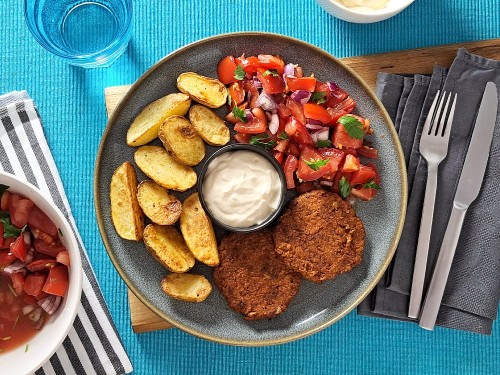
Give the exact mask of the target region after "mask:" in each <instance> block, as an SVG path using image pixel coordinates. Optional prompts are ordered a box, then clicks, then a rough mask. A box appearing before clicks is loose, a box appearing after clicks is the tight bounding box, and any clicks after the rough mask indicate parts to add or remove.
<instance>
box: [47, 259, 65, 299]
mask: <svg viewBox="0 0 500 375" xmlns="http://www.w3.org/2000/svg"><path fill="white" fill-rule="evenodd" d="M67 289H68V267H66V266H64V265H60V266H55V267H52V268H51V269H50V270H49V275H48V277H47V280H46V281H45V284H44V286H43V289H42V290H43V291H44V292H45V293H49V294H54V295H57V296H61V297H63V296H64V294H65V293H66V290H67Z"/></svg>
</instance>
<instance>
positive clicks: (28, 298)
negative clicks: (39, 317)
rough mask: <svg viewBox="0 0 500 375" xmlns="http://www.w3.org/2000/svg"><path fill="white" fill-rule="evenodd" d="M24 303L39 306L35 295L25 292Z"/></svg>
mask: <svg viewBox="0 0 500 375" xmlns="http://www.w3.org/2000/svg"><path fill="white" fill-rule="evenodd" d="M23 300H24V303H26V304H27V305H33V306H38V303H37V302H38V300H37V299H36V298H35V297H34V296H30V295H29V294H25V295H24V297H23Z"/></svg>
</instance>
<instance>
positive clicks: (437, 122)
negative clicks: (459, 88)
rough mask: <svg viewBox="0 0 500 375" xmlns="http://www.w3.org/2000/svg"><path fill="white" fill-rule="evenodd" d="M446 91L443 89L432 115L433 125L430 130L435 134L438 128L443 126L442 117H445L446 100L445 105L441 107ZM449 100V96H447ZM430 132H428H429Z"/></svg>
mask: <svg viewBox="0 0 500 375" xmlns="http://www.w3.org/2000/svg"><path fill="white" fill-rule="evenodd" d="M447 95H448V93H447V92H446V91H443V93H442V95H441V98H440V99H439V105H438V107H437V109H436V114H435V115H434V119H433V124H432V125H433V126H435V127H434V128H433V129H431V132H432V133H434V135H437V134H438V132H439V129H440V128H442V126H443V121H444V118H445V117H446V110H447V106H448V101H447V102H446V106H445V107H444V108H443V103H444V101H445V100H446V96H447ZM448 100H449V96H448ZM429 134H430V132H429Z"/></svg>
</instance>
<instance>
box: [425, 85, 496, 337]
mask: <svg viewBox="0 0 500 375" xmlns="http://www.w3.org/2000/svg"><path fill="white" fill-rule="evenodd" d="M497 108H498V93H497V87H496V85H495V83H494V82H488V83H487V84H486V88H485V89H484V93H483V99H482V100H481V105H480V106H479V112H478V114H477V118H476V123H475V125H474V131H473V133H472V139H471V142H470V145H469V149H468V150H467V156H466V157H465V163H464V166H463V168H462V172H461V174H460V180H459V181H458V186H457V191H456V193H455V198H454V200H453V209H452V211H451V215H450V219H449V221H448V225H447V227H446V232H445V234H444V238H443V242H442V244H441V249H440V250H439V255H438V259H437V261H436V266H435V267H434V271H433V274H432V279H431V283H430V284H429V289H428V291H427V295H426V297H425V302H424V306H423V308H422V314H421V315H420V321H419V325H420V327H422V328H425V329H429V330H432V329H434V326H435V324H436V318H437V315H438V312H439V308H440V306H441V301H442V299H443V294H444V289H445V287H446V282H447V280H448V276H449V274H450V269H451V264H452V262H453V257H454V256H455V250H456V248H457V243H458V239H459V237H460V232H461V231H462V225H463V222H464V218H465V213H466V212H467V209H468V208H469V206H470V204H471V203H472V202H473V201H474V200H475V199H476V198H477V196H478V195H479V190H480V189H481V185H482V181H483V177H484V172H485V170H486V164H487V163H488V157H489V154H490V148H491V141H492V139H493V130H494V129H495V121H496V117H497Z"/></svg>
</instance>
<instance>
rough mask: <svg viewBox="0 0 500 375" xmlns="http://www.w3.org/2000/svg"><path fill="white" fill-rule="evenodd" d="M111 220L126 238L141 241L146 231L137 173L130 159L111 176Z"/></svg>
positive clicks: (121, 235) (120, 234)
mask: <svg viewBox="0 0 500 375" xmlns="http://www.w3.org/2000/svg"><path fill="white" fill-rule="evenodd" d="M109 197H110V200H111V220H112V221H113V225H114V227H115V229H116V232H117V233H118V235H119V236H120V237H122V238H124V239H126V240H133V241H140V240H141V239H142V232H143V231H144V214H143V212H142V210H141V207H140V206H139V202H138V201H137V175H136V173H135V169H134V167H133V165H132V164H130V163H129V162H128V161H126V162H125V163H123V164H122V165H120V166H119V167H118V168H116V170H115V171H114V173H113V176H111V183H110V188H109Z"/></svg>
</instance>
